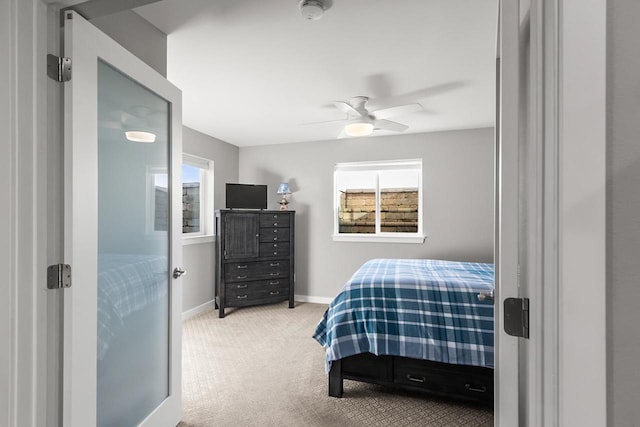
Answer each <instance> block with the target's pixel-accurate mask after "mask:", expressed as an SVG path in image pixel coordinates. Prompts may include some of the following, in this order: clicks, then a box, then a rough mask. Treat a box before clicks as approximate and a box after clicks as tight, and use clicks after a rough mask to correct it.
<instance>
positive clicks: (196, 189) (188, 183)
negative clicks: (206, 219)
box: [182, 164, 202, 233]
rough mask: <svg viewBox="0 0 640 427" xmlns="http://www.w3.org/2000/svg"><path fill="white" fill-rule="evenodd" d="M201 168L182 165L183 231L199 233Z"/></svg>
mask: <svg viewBox="0 0 640 427" xmlns="http://www.w3.org/2000/svg"><path fill="white" fill-rule="evenodd" d="M201 170H202V169H200V168H197V167H195V166H191V165H187V164H183V165H182V232H183V233H199V232H200V229H201V223H200V202H201V190H200V189H201V186H202V174H201Z"/></svg>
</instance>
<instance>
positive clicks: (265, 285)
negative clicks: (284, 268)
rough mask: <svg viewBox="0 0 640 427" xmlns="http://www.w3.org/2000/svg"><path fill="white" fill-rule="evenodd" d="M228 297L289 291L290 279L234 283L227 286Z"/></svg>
mask: <svg viewBox="0 0 640 427" xmlns="http://www.w3.org/2000/svg"><path fill="white" fill-rule="evenodd" d="M225 289H226V292H227V295H243V294H247V293H249V294H254V293H256V292H260V291H273V290H279V291H282V290H285V291H288V289H289V279H288V278H283V279H273V280H257V281H254V282H234V283H227V284H226V286H225Z"/></svg>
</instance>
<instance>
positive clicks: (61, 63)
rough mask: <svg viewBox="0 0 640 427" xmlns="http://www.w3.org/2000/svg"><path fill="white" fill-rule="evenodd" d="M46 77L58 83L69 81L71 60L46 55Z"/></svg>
mask: <svg viewBox="0 0 640 427" xmlns="http://www.w3.org/2000/svg"><path fill="white" fill-rule="evenodd" d="M47 75H48V76H49V77H51V79H53V80H55V81H57V82H60V83H64V82H68V81H69V80H71V58H67V57H65V56H62V57H60V56H55V55H52V54H48V55H47Z"/></svg>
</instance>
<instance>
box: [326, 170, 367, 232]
mask: <svg viewBox="0 0 640 427" xmlns="http://www.w3.org/2000/svg"><path fill="white" fill-rule="evenodd" d="M376 183H377V175H376V173H375V172H340V173H337V174H336V185H337V189H338V194H337V197H339V200H338V201H337V203H338V233H361V234H362V233H364V234H375V232H376Z"/></svg>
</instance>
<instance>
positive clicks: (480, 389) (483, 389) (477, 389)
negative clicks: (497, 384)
mask: <svg viewBox="0 0 640 427" xmlns="http://www.w3.org/2000/svg"><path fill="white" fill-rule="evenodd" d="M464 388H466V389H467V390H469V391H475V392H476V393H486V392H487V388H486V387H485V386H481V387H474V386H472V385H471V384H465V385H464Z"/></svg>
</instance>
